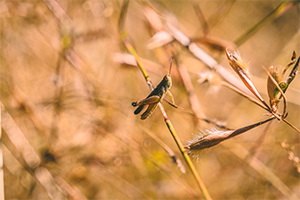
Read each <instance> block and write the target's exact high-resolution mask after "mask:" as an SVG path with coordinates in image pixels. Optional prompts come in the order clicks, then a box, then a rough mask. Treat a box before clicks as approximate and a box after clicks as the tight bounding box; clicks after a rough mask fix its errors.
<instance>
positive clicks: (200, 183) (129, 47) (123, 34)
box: [121, 31, 212, 200]
mask: <svg viewBox="0 0 300 200" xmlns="http://www.w3.org/2000/svg"><path fill="white" fill-rule="evenodd" d="M121 37H122V40H123V42H124V44H125V46H126V48H127V50H128V51H129V52H130V53H131V54H132V55H133V56H134V57H135V59H136V62H137V65H138V66H139V68H140V70H141V71H142V73H143V75H144V77H145V80H146V82H147V84H148V85H149V87H150V89H151V90H153V89H154V87H153V84H152V82H151V79H150V77H149V75H148V74H147V72H146V70H145V68H144V67H143V64H142V62H141V60H140V58H139V56H138V55H137V53H136V51H135V50H134V48H133V47H132V45H131V44H130V43H129V41H128V40H127V34H126V32H124V31H122V32H121ZM158 106H159V108H160V110H161V112H162V114H163V116H164V119H165V122H166V125H167V127H168V129H169V131H170V133H171V135H172V137H173V138H174V140H175V142H176V144H177V146H178V148H179V150H180V152H181V154H182V155H183V158H184V159H185V161H186V163H187V165H188V167H189V168H190V170H191V172H192V173H193V175H194V177H195V179H196V181H197V184H198V186H199V188H200V190H201V192H202V194H203V196H204V198H205V199H207V200H211V199H212V198H211V196H210V194H209V192H208V190H207V189H206V186H205V184H204V183H203V181H202V179H201V177H200V175H199V173H198V172H197V170H196V168H195V166H194V164H193V162H192V160H191V159H190V157H189V155H188V154H187V152H186V151H185V149H184V146H183V144H182V143H181V141H180V139H179V137H178V135H177V134H176V132H175V129H174V127H173V125H172V123H171V121H170V120H169V118H168V116H167V114H166V112H165V110H164V108H163V106H162V105H161V103H159V104H158Z"/></svg>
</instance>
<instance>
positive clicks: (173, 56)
mask: <svg viewBox="0 0 300 200" xmlns="http://www.w3.org/2000/svg"><path fill="white" fill-rule="evenodd" d="M173 58H174V56H171V60H170V69H169V75H171V70H172V61H173Z"/></svg>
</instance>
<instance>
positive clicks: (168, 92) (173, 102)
mask: <svg viewBox="0 0 300 200" xmlns="http://www.w3.org/2000/svg"><path fill="white" fill-rule="evenodd" d="M167 94H168V95H169V96H170V97H171V100H172V103H171V102H170V101H168V100H167V99H164V100H165V101H166V102H168V103H169V104H170V105H171V106H173V107H175V108H178V106H177V105H176V103H175V100H174V97H173V95H172V93H171V92H170V90H167Z"/></svg>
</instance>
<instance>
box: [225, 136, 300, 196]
mask: <svg viewBox="0 0 300 200" xmlns="http://www.w3.org/2000/svg"><path fill="white" fill-rule="evenodd" d="M223 146H224V147H225V148H227V149H229V150H230V151H231V152H232V153H233V154H234V155H236V156H237V157H239V158H240V159H241V160H243V161H244V162H246V163H247V164H248V165H249V166H250V167H252V168H253V169H254V170H255V171H257V172H258V173H259V174H260V175H262V176H263V177H264V178H265V179H266V180H267V181H269V182H270V183H271V184H272V185H273V186H274V187H275V188H277V189H278V190H279V191H280V192H281V193H282V194H284V195H285V196H286V197H288V198H289V199H299V197H297V196H296V194H294V193H293V191H291V189H290V188H289V187H288V186H287V185H285V184H284V182H282V180H280V179H279V178H278V177H277V176H276V175H275V174H274V173H273V171H272V170H270V169H269V168H268V167H267V166H266V165H264V164H263V163H262V162H261V161H260V160H258V159H257V158H255V157H253V158H252V159H248V160H247V159H246V158H247V156H248V155H249V152H248V151H247V150H246V149H245V148H244V147H243V146H242V145H240V144H238V143H235V142H231V143H226V142H225V143H223Z"/></svg>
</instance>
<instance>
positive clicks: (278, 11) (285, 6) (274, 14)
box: [234, 0, 297, 46]
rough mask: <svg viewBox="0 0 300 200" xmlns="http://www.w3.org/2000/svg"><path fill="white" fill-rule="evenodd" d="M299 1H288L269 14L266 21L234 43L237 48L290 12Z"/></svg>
mask: <svg viewBox="0 0 300 200" xmlns="http://www.w3.org/2000/svg"><path fill="white" fill-rule="evenodd" d="M296 2H297V1H290V0H286V1H284V2H282V3H281V4H280V5H279V6H278V7H277V8H275V9H274V10H273V11H272V12H271V13H270V14H268V15H267V16H266V17H265V18H264V19H262V20H261V21H260V22H258V23H257V24H255V25H254V26H252V27H251V28H250V29H249V30H248V31H247V32H246V33H244V34H243V35H241V36H240V37H239V38H238V39H236V40H235V41H234V43H235V44H236V45H237V46H240V45H241V44H243V43H244V42H245V41H247V40H248V39H249V38H250V37H251V36H252V35H254V34H255V33H256V32H257V31H258V30H260V29H261V28H263V27H265V26H266V25H267V24H268V23H271V22H272V21H273V20H274V19H276V18H277V17H279V16H281V15H282V14H283V13H285V12H286V11H288V10H289V9H290V8H292V7H293V6H294V5H296Z"/></svg>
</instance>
